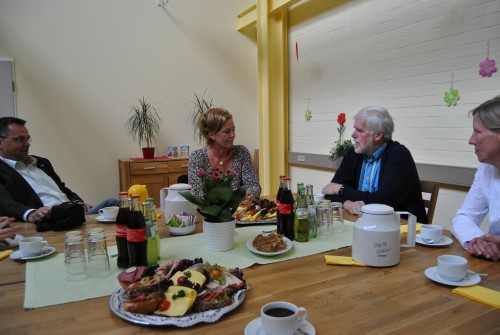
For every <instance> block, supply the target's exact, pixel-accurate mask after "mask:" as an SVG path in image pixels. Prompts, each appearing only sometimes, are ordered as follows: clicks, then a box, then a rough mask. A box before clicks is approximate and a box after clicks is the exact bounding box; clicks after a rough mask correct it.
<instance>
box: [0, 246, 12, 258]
mask: <svg viewBox="0 0 500 335" xmlns="http://www.w3.org/2000/svg"><path fill="white" fill-rule="evenodd" d="M13 252H14V251H13V250H10V249H9V250H4V251H0V261H1V260H2V259H5V258H7V257H9V255H10V254H11V253H13Z"/></svg>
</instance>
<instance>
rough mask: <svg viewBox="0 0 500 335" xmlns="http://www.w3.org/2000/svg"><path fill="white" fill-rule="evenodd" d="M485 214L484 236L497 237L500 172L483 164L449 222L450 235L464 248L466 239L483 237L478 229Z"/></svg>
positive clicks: (498, 229) (499, 219)
mask: <svg viewBox="0 0 500 335" xmlns="http://www.w3.org/2000/svg"><path fill="white" fill-rule="evenodd" d="M488 212H489V227H488V233H489V234H494V235H500V169H498V168H496V167H494V166H493V165H490V164H484V163H483V164H481V165H479V168H478V169H477V172H476V175H475V177H474V182H473V183H472V186H471V188H470V190H469V193H467V196H466V197H465V199H464V202H463V204H462V206H461V207H460V208H459V209H458V211H457V213H456V214H455V217H454V218H453V221H452V228H451V232H452V233H453V235H454V236H455V237H456V238H457V240H458V241H459V242H460V244H461V245H462V247H464V249H467V248H468V242H469V241H470V240H472V239H473V238H475V237H480V236H482V235H484V233H483V231H482V230H481V229H480V227H481V223H482V222H483V220H484V218H485V216H486V214H488Z"/></svg>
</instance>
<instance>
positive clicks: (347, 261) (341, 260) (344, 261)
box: [325, 255, 366, 266]
mask: <svg viewBox="0 0 500 335" xmlns="http://www.w3.org/2000/svg"><path fill="white" fill-rule="evenodd" d="M325 260H326V264H333V265H357V266H366V265H364V264H363V263H360V262H356V261H355V260H354V259H352V257H349V256H331V255H325Z"/></svg>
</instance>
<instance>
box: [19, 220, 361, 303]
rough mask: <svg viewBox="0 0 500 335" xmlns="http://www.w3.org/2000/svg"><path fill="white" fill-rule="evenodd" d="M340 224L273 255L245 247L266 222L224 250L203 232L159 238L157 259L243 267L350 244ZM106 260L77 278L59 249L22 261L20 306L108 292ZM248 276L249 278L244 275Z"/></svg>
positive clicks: (112, 282)
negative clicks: (102, 267) (335, 230)
mask: <svg viewBox="0 0 500 335" xmlns="http://www.w3.org/2000/svg"><path fill="white" fill-rule="evenodd" d="M344 226H345V229H344V232H343V233H341V234H334V235H332V236H321V237H317V238H315V239H312V240H311V241H309V242H306V243H300V242H293V248H292V249H291V250H290V251H289V252H287V253H285V254H281V255H278V256H273V257H266V256H261V255H256V254H254V253H252V252H251V251H249V250H248V249H247V247H246V242H247V240H248V239H249V238H252V237H254V236H256V235H258V234H260V233H262V231H263V230H266V229H269V226H249V227H243V228H238V229H236V234H235V238H234V248H233V249H232V250H230V251H226V252H210V251H208V250H207V249H206V248H205V241H204V235H203V234H194V235H187V236H176V237H171V238H166V239H162V240H161V259H180V258H189V259H193V258H196V257H201V258H203V260H204V261H206V262H210V263H212V264H214V263H217V264H220V265H222V266H225V267H227V268H236V267H238V268H240V269H245V268H247V267H249V266H251V265H253V264H269V263H276V262H281V261H285V260H288V259H293V258H299V257H305V256H309V255H314V254H318V253H322V252H325V251H329V250H334V249H338V248H343V247H346V246H350V245H351V244H352V226H353V223H352V222H349V221H345V224H344ZM59 251H61V250H59ZM116 252H117V251H116V246H112V247H109V248H108V253H109V255H113V254H116ZM110 263H111V274H110V275H109V276H107V277H104V278H91V277H88V278H86V279H83V280H80V281H69V280H68V279H67V277H68V276H67V274H66V272H65V269H64V254H63V253H57V254H54V255H51V256H49V257H46V258H42V259H39V260H33V261H29V262H28V264H27V265H26V284H25V285H26V286H25V297H24V308H26V309H29V308H38V307H44V306H51V305H58V304H64V303H68V302H73V301H81V300H86V299H92V298H97V297H102V296H107V295H111V294H112V293H113V291H114V290H116V289H117V288H118V287H119V284H118V280H117V275H118V274H119V273H120V271H121V270H119V269H118V268H117V266H116V258H111V259H110ZM248 279H249V280H251V278H248V277H247V280H248Z"/></svg>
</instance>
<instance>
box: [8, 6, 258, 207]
mask: <svg viewBox="0 0 500 335" xmlns="http://www.w3.org/2000/svg"><path fill="white" fill-rule="evenodd" d="M252 4H253V1H252V0H211V1H205V0H182V1H169V2H168V4H167V5H166V6H165V8H160V7H158V6H157V5H156V1H155V0H141V1H136V0H120V1H118V0H106V1H100V0H86V1H64V0H46V1H35V0H0V57H12V58H14V60H15V72H16V85H17V110H18V116H19V117H21V118H24V119H26V120H27V121H28V123H27V126H28V129H29V131H30V133H31V135H32V137H33V138H34V141H33V143H32V147H31V151H30V152H31V153H33V154H38V155H41V156H45V157H47V158H49V159H50V160H51V161H52V162H53V163H54V165H55V168H56V170H57V171H58V173H59V174H60V176H61V177H62V179H63V180H65V181H66V182H67V184H68V186H69V187H70V188H72V189H73V190H74V191H76V192H77V193H78V194H80V195H81V196H82V197H83V198H84V199H85V200H87V201H89V202H92V203H96V202H97V201H99V200H101V199H102V198H105V197H110V196H116V194H117V193H118V191H119V189H118V163H117V160H118V159H119V158H128V157H139V156H141V152H140V148H139V146H138V144H136V143H134V142H133V141H132V139H131V138H130V137H129V136H128V135H127V134H126V132H125V130H124V126H123V125H124V122H125V119H126V118H127V115H128V112H127V107H128V105H129V104H130V103H132V102H134V100H135V99H136V98H137V97H139V96H143V95H144V96H147V97H150V99H151V101H152V102H157V103H158V105H157V107H158V108H159V109H160V111H161V113H162V116H163V120H164V123H163V127H162V135H161V138H160V140H159V142H158V144H157V147H158V151H157V155H165V154H166V149H165V148H166V147H167V146H171V145H177V146H180V145H190V146H191V149H192V150H193V149H196V147H198V145H197V143H196V142H195V140H194V138H193V129H192V126H191V123H190V115H191V110H192V105H191V103H190V102H191V101H192V100H193V99H194V95H193V92H196V93H198V94H203V92H204V91H205V90H207V93H208V95H209V96H211V97H212V98H213V101H214V103H215V104H216V105H218V106H221V107H225V108H227V109H228V110H229V111H231V112H232V113H233V115H234V117H235V122H236V127H237V131H238V133H237V138H236V141H237V142H238V143H239V144H244V145H246V146H247V147H248V148H249V150H250V151H251V152H252V151H253V149H254V148H257V147H258V131H257V127H258V120H257V116H258V112H257V108H258V104H257V57H256V46H255V42H254V41H251V40H249V39H248V38H247V37H245V36H244V35H242V34H240V33H239V32H237V31H236V27H237V15H238V14H239V13H240V12H241V11H243V10H245V9H247V8H248V7H249V6H250V5H252ZM153 196H154V195H153Z"/></svg>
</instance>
